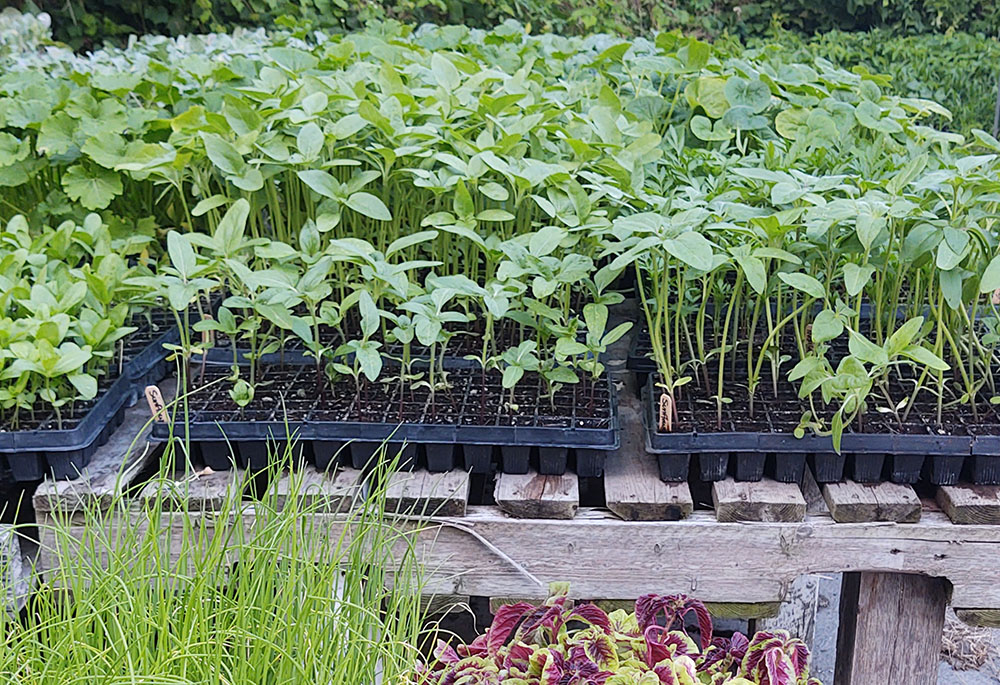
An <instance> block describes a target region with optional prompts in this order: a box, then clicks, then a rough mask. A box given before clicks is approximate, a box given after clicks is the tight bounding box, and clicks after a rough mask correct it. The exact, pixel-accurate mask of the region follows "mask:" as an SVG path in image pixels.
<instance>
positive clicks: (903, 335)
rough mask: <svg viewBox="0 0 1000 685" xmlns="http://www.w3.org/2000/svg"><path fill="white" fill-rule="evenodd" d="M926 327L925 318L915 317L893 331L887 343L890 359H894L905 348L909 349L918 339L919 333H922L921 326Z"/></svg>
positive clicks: (886, 347)
mask: <svg viewBox="0 0 1000 685" xmlns="http://www.w3.org/2000/svg"><path fill="white" fill-rule="evenodd" d="M923 325H924V317H922V316H915V317H913V318H912V319H910V320H909V321H907V322H906V323H904V324H903V325H902V326H900V327H899V328H897V329H896V330H895V331H893V333H892V335H890V336H889V339H888V340H887V341H886V343H885V349H886V353H888V355H889V358H890V359H891V358H893V357H895V356H896V355H898V354H899V353H900V352H902V351H903V350H904V349H905V348H907V347H909V345H910V343H911V342H913V339H914V338H915V337H916V335H917V333H919V332H920V328H921V326H923Z"/></svg>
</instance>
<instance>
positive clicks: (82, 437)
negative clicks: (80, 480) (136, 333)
mask: <svg viewBox="0 0 1000 685" xmlns="http://www.w3.org/2000/svg"><path fill="white" fill-rule="evenodd" d="M130 389H131V385H130V382H129V378H128V377H127V376H124V375H122V376H119V377H118V378H117V379H115V380H113V381H112V380H103V381H102V382H101V386H100V388H99V391H98V396H97V397H96V398H95V399H94V400H91V401H90V402H89V403H80V404H81V405H83V406H77V407H76V408H75V409H74V410H73V411H72V412H71V411H70V410H69V408H68V407H66V408H64V410H63V414H64V416H63V427H62V428H61V429H60V428H58V423H57V421H56V418H55V415H54V414H49V413H47V412H44V416H43V417H42V418H39V419H38V420H36V421H35V422H34V425H35V426H36V427H34V428H31V429H25V430H0V454H2V455H3V457H4V458H5V459H6V461H7V463H8V464H9V465H10V469H11V473H12V475H13V477H14V480H16V481H19V482H27V481H36V480H41V479H42V478H44V477H46V476H51V477H52V478H55V479H56V480H71V479H74V478H76V477H77V476H79V475H80V473H81V472H82V471H83V469H84V467H86V466H87V464H89V463H90V457H91V456H92V455H93V454H94V452H96V451H97V448H98V447H100V446H101V445H103V444H104V443H106V442H107V441H108V438H109V437H110V436H111V433H113V432H114V430H115V429H116V428H117V427H118V426H119V425H120V424H121V422H122V418H123V417H124V413H125V408H126V405H127V404H128V400H129V396H130Z"/></svg>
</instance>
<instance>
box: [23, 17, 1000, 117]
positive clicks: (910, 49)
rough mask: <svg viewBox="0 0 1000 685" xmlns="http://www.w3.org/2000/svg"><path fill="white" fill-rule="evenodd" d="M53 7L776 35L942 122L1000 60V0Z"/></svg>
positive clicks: (973, 110) (132, 30)
mask: <svg viewBox="0 0 1000 685" xmlns="http://www.w3.org/2000/svg"><path fill="white" fill-rule="evenodd" d="M15 5H18V6H20V8H21V9H25V10H29V11H45V12H48V13H49V14H50V15H51V16H52V23H53V27H52V28H53V33H54V36H55V37H56V38H57V39H58V40H60V41H63V42H66V43H68V44H69V45H71V46H72V47H75V48H78V49H79V48H82V49H88V48H92V47H98V46H100V45H101V44H102V42H103V41H105V40H108V39H110V40H119V41H120V40H124V39H125V38H126V37H127V36H128V35H130V34H147V33H159V34H166V35H180V34H185V33H205V32H212V31H226V30H230V29H232V28H234V27H236V26H248V27H249V26H259V25H262V24H264V25H268V24H271V25H275V24H276V25H279V26H280V25H286V26H288V25H292V24H294V25H296V26H302V25H306V26H312V27H316V28H322V29H324V30H328V31H329V30H338V31H344V30H353V29H356V28H359V27H360V26H363V25H364V24H365V23H367V22H369V21H372V20H384V19H396V20H399V21H403V22H408V23H422V22H435V23H456V24H458V23H460V24H465V25H467V26H470V27H489V26H493V25H495V24H497V23H499V22H502V21H503V20H505V19H507V18H515V19H517V20H519V21H521V22H522V23H524V24H526V25H527V26H528V27H529V28H530V29H531V30H532V31H533V32H539V31H554V32H558V33H562V34H579V33H587V32H611V33H619V34H625V35H642V34H648V33H650V32H654V31H658V30H664V29H674V28H681V29H683V30H685V31H686V32H690V33H694V34H696V35H700V36H703V37H704V36H708V37H713V38H716V39H721V40H733V39H735V40H734V42H743V43H749V44H751V45H755V46H760V45H761V44H763V43H765V42H766V43H773V44H777V45H780V46H782V47H785V48H787V49H789V50H790V51H793V53H794V54H795V59H797V60H801V61H805V62H810V61H812V59H813V58H815V57H816V56H821V57H825V58H827V59H829V60H831V61H832V62H834V63H835V64H837V65H838V66H842V67H845V68H849V69H850V68H855V67H863V68H865V69H867V70H869V71H871V72H876V73H883V74H887V75H889V76H891V77H892V80H891V82H887V83H888V86H889V88H890V90H892V91H893V92H895V93H896V94H899V95H906V96H912V97H924V98H932V99H934V100H936V101H938V102H941V103H943V104H944V105H946V106H948V107H949V108H950V109H951V110H952V112H953V113H954V115H955V116H954V119H953V120H952V121H950V122H948V121H945V120H941V121H937V122H935V124H936V125H939V126H941V127H943V128H946V129H949V130H953V131H958V132H962V133H968V131H969V130H970V129H972V128H975V127H980V128H985V129H991V128H992V125H993V110H994V103H995V96H996V77H997V71H998V69H1000V67H998V66H997V65H998V64H1000V43H998V42H997V40H996V35H997V32H998V31H1000V3H995V2H992V0H954V1H953V0H832V1H830V2H823V3H816V2H812V1H811V0H672V1H670V2H657V1H656V0H482V1H478V0H477V1H470V0H15Z"/></svg>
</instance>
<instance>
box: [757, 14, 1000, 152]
mask: <svg viewBox="0 0 1000 685" xmlns="http://www.w3.org/2000/svg"><path fill="white" fill-rule="evenodd" d="M751 44H752V45H755V46H760V45H764V44H775V45H778V46H781V48H782V49H783V50H787V55H786V56H785V59H788V60H789V61H803V62H811V61H812V60H813V59H815V58H816V57H825V58H826V59H828V60H830V61H831V62H833V63H834V64H837V65H838V66H840V67H843V68H845V69H853V68H856V67H860V68H864V69H866V70H867V71H869V72H871V73H873V74H885V75H887V76H889V77H890V78H891V81H890V82H889V83H888V84H886V86H887V88H888V89H889V90H890V91H892V92H894V93H896V94H897V95H901V96H904V97H918V98H926V99H930V100H935V101H936V102H940V103H941V104H943V105H945V106H946V107H948V108H949V109H950V110H951V111H952V112H953V113H954V119H952V120H950V121H949V120H948V119H947V118H937V119H934V120H932V121H933V123H934V124H935V125H938V126H942V127H944V128H947V129H948V130H952V131H958V132H960V133H965V134H967V133H968V132H969V131H970V130H971V129H973V128H981V129H987V130H988V129H990V128H992V126H993V117H994V106H995V103H996V90H997V89H996V85H997V83H996V79H997V76H998V74H1000V42H998V41H997V40H995V39H994V38H989V37H985V36H982V35H977V34H970V33H961V32H955V33H948V34H943V35H937V34H929V35H905V36H896V35H893V34H892V32H890V31H888V30H885V29H877V30H874V31H870V32H861V33H849V32H844V31H831V32H829V33H824V34H821V35H816V36H813V37H812V38H803V37H801V36H800V35H798V34H796V33H793V32H790V31H778V32H775V33H772V34H770V35H769V36H768V37H767V38H764V39H758V40H754V41H751Z"/></svg>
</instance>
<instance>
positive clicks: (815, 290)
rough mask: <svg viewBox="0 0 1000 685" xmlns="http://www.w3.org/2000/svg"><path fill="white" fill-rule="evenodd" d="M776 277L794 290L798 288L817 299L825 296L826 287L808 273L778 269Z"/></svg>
mask: <svg viewBox="0 0 1000 685" xmlns="http://www.w3.org/2000/svg"><path fill="white" fill-rule="evenodd" d="M778 278H780V279H781V280H782V281H784V282H785V283H787V284H788V285H790V286H792V287H793V288H795V289H796V290H800V291H802V292H804V293H805V294H806V295H809V296H810V297H815V298H816V299H817V300H822V299H824V298H825V297H826V288H824V287H823V284H822V283H820V282H819V281H817V280H816V279H815V278H813V277H812V276H810V275H809V274H804V273H801V272H798V271H796V272H792V273H788V272H785V271H779V272H778Z"/></svg>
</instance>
